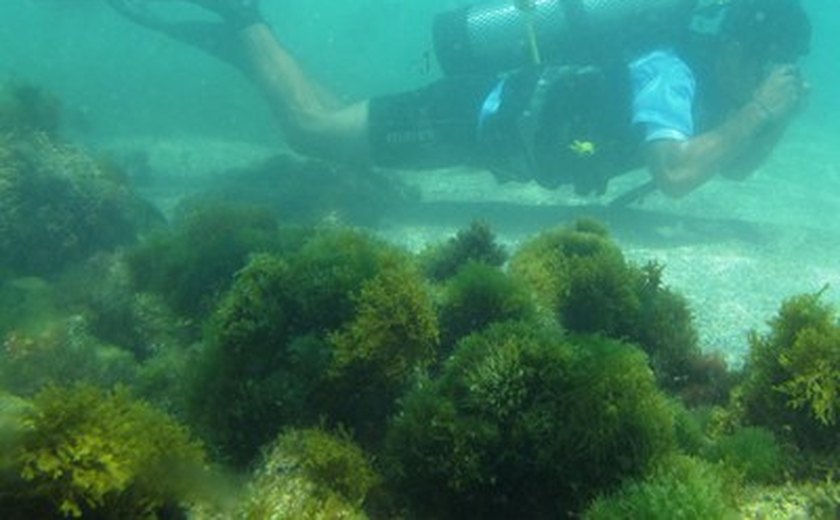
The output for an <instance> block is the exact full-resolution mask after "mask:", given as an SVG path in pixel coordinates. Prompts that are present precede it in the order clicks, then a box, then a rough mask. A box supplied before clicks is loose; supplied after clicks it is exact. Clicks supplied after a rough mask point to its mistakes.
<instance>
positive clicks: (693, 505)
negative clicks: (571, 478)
mask: <svg viewBox="0 0 840 520" xmlns="http://www.w3.org/2000/svg"><path fill="white" fill-rule="evenodd" d="M735 498H736V486H735V485H733V483H732V482H730V481H728V479H727V476H726V474H725V473H724V472H722V471H721V468H720V467H718V466H715V465H713V464H710V463H708V462H705V461H703V460H700V459H696V458H693V457H687V456H685V455H675V456H672V457H670V458H668V459H667V460H665V461H663V462H662V463H661V464H660V465H659V467H658V468H657V469H656V470H655V471H654V472H653V474H652V476H651V477H649V478H648V479H646V480H644V481H640V482H632V483H630V484H627V485H625V486H624V487H622V489H621V490H620V491H618V492H617V493H615V494H613V495H608V496H602V497H599V498H598V499H597V500H595V502H594V503H593V504H592V505H591V506H590V507H589V509H588V510H587V511H586V514H585V515H583V518H585V519H586V520H625V519H629V518H644V519H646V520H700V519H703V518H709V519H711V518H715V519H718V520H727V519H733V520H734V519H737V518H741V517H740V516H739V515H738V512H737V509H736V500H735Z"/></svg>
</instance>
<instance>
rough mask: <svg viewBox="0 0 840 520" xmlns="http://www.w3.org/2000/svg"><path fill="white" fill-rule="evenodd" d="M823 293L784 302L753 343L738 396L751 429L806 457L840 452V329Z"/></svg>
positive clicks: (739, 409) (738, 402)
mask: <svg viewBox="0 0 840 520" xmlns="http://www.w3.org/2000/svg"><path fill="white" fill-rule="evenodd" d="M823 292H824V290H823V291H819V292H817V293H813V294H802V295H798V296H794V297H792V298H790V299H788V300H785V301H784V302H783V303H782V305H781V307H780V309H779V311H778V314H777V315H776V316H775V317H774V318H773V319H772V320H770V330H769V332H767V333H766V334H758V333H753V334H751V335H750V337H749V343H750V351H749V355H748V357H747V362H746V367H745V374H746V377H745V380H744V382H743V384H742V385H740V387H739V388H738V389H737V392H736V394H735V399H736V403H737V406H738V411H739V412H740V413H741V414H742V420H743V421H744V422H745V423H747V424H753V425H759V426H763V427H765V428H768V429H770V430H771V431H773V432H774V433H776V434H777V435H778V436H779V437H780V438H782V439H786V440H789V441H791V442H793V443H794V444H795V445H796V446H797V447H799V448H800V449H802V450H804V451H806V452H817V453H822V454H823V455H826V454H833V456H834V457H837V455H838V452H837V448H838V446H840V444H838V443H839V442H840V424H838V412H840V401H839V400H838V396H840V323H838V317H837V314H836V311H835V309H834V308H833V307H832V306H831V305H829V304H827V303H825V302H823V301H822V300H821V296H822V293H823Z"/></svg>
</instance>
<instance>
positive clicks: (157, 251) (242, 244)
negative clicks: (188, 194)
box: [126, 199, 280, 318]
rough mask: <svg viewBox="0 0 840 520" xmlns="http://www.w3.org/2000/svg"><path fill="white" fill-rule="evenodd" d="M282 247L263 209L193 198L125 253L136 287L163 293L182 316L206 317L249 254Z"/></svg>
mask: <svg viewBox="0 0 840 520" xmlns="http://www.w3.org/2000/svg"><path fill="white" fill-rule="evenodd" d="M279 247H280V234H279V227H278V224H277V221H276V219H275V217H274V216H273V215H272V214H271V213H270V212H269V211H268V210H265V209H261V208H258V207H253V206H244V205H242V204H235V203H225V202H222V201H217V200H213V199H190V200H187V201H186V202H182V203H181V204H180V205H179V207H178V208H177V209H176V211H175V215H174V216H173V218H172V223H171V226H170V228H169V229H159V230H157V231H156V232H154V233H153V234H151V235H150V236H149V237H147V238H146V239H145V240H143V242H141V243H139V244H137V245H136V246H134V247H133V248H131V249H130V250H129V251H128V252H127V255H126V261H127V264H128V268H129V274H130V277H131V282H132V286H133V287H134V288H135V289H136V290H139V291H143V292H150V293H154V294H159V295H161V296H162V297H163V299H164V301H165V302H166V303H167V304H168V305H169V306H170V307H171V308H172V309H173V310H175V311H176V312H178V313H179V314H181V315H183V316H186V317H190V318H197V317H202V316H204V315H206V314H208V313H209V312H210V311H211V310H212V309H213V307H214V305H215V303H216V300H217V299H218V297H219V296H220V295H221V294H223V293H224V291H225V290H227V288H228V287H229V286H230V283H231V281H232V279H233V275H234V273H236V272H237V271H238V270H239V269H241V268H242V267H244V266H245V264H246V263H247V261H248V256H249V255H251V254H255V253H268V252H272V251H276V250H278V249H279Z"/></svg>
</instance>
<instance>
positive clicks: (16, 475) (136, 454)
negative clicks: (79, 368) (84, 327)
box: [0, 385, 204, 518]
mask: <svg viewBox="0 0 840 520" xmlns="http://www.w3.org/2000/svg"><path fill="white" fill-rule="evenodd" d="M18 418H19V420H21V421H22V422H23V424H24V428H23V433H22V434H20V435H18V437H17V439H16V441H15V442H14V444H13V446H12V448H11V451H10V452H9V453H7V457H6V458H5V459H6V460H5V461H4V462H6V463H7V465H5V466H4V467H3V478H2V480H0V486H2V490H0V511H2V513H3V517H4V518H59V517H86V518H158V517H161V516H162V514H163V512H164V511H166V510H168V509H171V508H174V507H175V506H177V505H178V504H179V502H180V501H185V500H188V499H190V498H194V497H191V496H190V486H191V484H190V483H191V482H192V483H193V485H194V483H195V478H196V477H198V476H199V475H200V474H202V472H203V465H204V454H203V450H202V448H201V446H200V445H199V444H197V443H196V442H195V441H193V440H192V439H191V438H190V435H189V434H188V432H187V431H186V430H185V429H184V428H183V427H181V426H180V425H178V424H176V423H174V422H173V421H172V420H171V419H170V418H169V417H168V416H166V415H165V414H163V413H161V412H159V411H157V410H155V409H153V408H151V407H150V406H149V405H147V404H145V403H143V402H142V401H137V400H134V399H132V398H131V397H130V396H129V395H128V394H127V392H126V391H125V390H121V389H117V390H115V391H113V392H105V391H102V390H99V389H97V388H95V387H92V386H86V385H81V386H73V387H65V388H60V387H51V388H47V389H45V390H43V391H42V392H40V393H39V394H37V395H36V396H35V397H34V398H33V401H32V405H31V407H30V408H28V409H27V410H26V411H25V412H24V413H22V414H19V415H18ZM170 512H171V510H170Z"/></svg>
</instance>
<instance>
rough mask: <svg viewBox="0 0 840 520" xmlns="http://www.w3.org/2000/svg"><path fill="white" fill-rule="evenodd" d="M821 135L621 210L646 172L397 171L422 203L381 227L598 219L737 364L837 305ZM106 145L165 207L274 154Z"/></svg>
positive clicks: (837, 244) (178, 144)
mask: <svg viewBox="0 0 840 520" xmlns="http://www.w3.org/2000/svg"><path fill="white" fill-rule="evenodd" d="M826 135H831V133H830V132H826V131H825V129H821V128H816V127H813V128H808V127H804V128H796V129H794V131H793V132H791V134H790V135H789V136H788V138H787V140H786V141H785V142H784V143H783V144H782V145H781V146H780V147H779V149H778V150H776V152H775V153H774V155H773V156H772V157H771V159H770V160H769V161H768V162H767V163H766V164H765V165H764V166H763V167H762V168H761V169H760V170H759V171H758V172H757V173H756V174H755V175H754V176H753V177H751V178H750V179H748V180H746V181H744V182H732V181H726V180H714V181H712V182H710V183H708V184H707V185H705V186H703V187H701V188H700V189H699V190H697V191H695V192H694V193H691V194H690V195H688V196H686V197H684V198H682V199H679V200H672V199H668V198H666V197H664V196H662V195H660V194H658V193H654V194H652V195H649V196H648V197H646V198H645V199H644V200H642V201H640V202H638V203H636V204H633V205H631V206H627V207H623V208H616V207H610V206H609V204H608V202H609V201H610V200H612V199H614V198H615V197H617V196H619V195H621V194H622V193H625V192H626V191H627V190H630V189H632V188H633V187H635V186H638V185H640V184H642V183H643V182H645V180H646V174H645V173H644V172H634V173H631V174H629V175H626V176H623V177H621V178H619V179H616V180H614V181H613V182H612V183H611V184H610V187H609V190H608V192H607V193H606V194H605V195H604V196H603V197H599V198H594V197H593V198H582V197H578V196H576V195H575V194H574V193H573V192H572V191H571V190H570V189H567V188H561V189H557V190H546V189H543V188H541V187H539V186H537V185H536V184H534V183H505V184H499V183H497V182H496V181H495V179H494V178H493V177H492V176H491V175H490V174H489V173H487V172H482V171H470V170H465V169H452V170H436V171H431V172H429V171H426V172H393V174H394V175H396V176H398V178H399V179H400V180H401V181H402V182H403V183H404V184H406V185H408V186H411V187H412V188H414V189H415V190H416V192H417V193H418V194H419V200H418V201H417V202H416V203H412V204H410V205H409V206H407V207H404V208H397V209H396V210H395V211H393V212H392V213H389V214H387V215H385V216H384V217H383V218H382V220H381V223H380V224H379V226H378V227H377V229H376V230H375V231H376V232H377V233H378V234H380V235H382V236H383V237H385V238H386V239H388V240H391V241H393V242H395V243H399V244H401V245H403V246H405V247H407V248H409V249H411V250H415V251H416V250H420V249H422V248H423V247H424V246H425V245H426V244H428V243H432V242H436V241H440V240H443V239H446V238H448V237H451V236H453V235H454V233H455V232H456V231H457V230H458V229H462V228H464V227H466V226H468V225H469V223H470V222H471V221H473V220H482V221H485V222H487V223H488V224H490V226H491V227H492V228H493V229H494V231H495V232H496V233H497V235H498V238H499V240H500V242H502V243H503V244H504V245H505V246H507V247H508V249H509V250H513V249H515V248H516V247H517V246H518V245H519V244H520V243H522V241H524V240H527V239H528V238H529V237H530V236H533V235H534V234H536V233H538V232H539V231H540V230H543V229H546V228H550V227H554V226H558V225H564V224H568V223H570V222H572V221H573V220H574V219H576V218H578V217H583V216H591V217H595V218H597V219H599V220H601V221H603V222H604V223H605V224H607V226H608V227H609V229H610V231H611V233H612V235H613V237H614V238H615V239H616V241H617V242H618V243H619V245H620V246H621V247H622V249H623V251H624V253H625V255H626V256H627V257H628V258H629V259H630V260H632V261H634V262H637V263H645V262H647V261H650V260H655V261H657V262H659V263H661V264H664V265H665V266H666V268H665V282H666V284H667V285H669V286H670V287H671V288H672V289H674V290H676V291H678V292H680V293H682V294H683V295H684V296H685V297H686V298H687V299H688V301H689V304H690V306H691V309H692V311H693V312H694V315H695V318H696V323H697V327H698V330H699V332H700V339H701V344H702V346H703V347H704V349H706V350H712V351H717V352H720V353H722V354H723V355H724V357H725V358H726V359H727V360H728V361H729V362H730V363H731V364H733V365H738V364H740V363H741V362H742V361H743V358H744V354H745V352H746V350H747V347H748V342H747V334H748V332H749V331H750V330H759V331H763V330H765V327H766V324H767V321H768V320H769V319H771V318H772V317H773V315H774V314H775V313H776V311H777V309H778V307H779V305H780V303H781V302H782V301H783V300H784V299H785V298H787V297H789V296H792V295H795V294H799V293H804V292H814V291H818V290H820V289H821V288H822V287H824V286H826V285H828V286H829V289H828V291H827V293H826V295H825V298H826V300H827V301H830V302H833V303H835V304H837V303H838V302H840V223H838V222H837V215H838V214H840V212H838V209H840V150H838V151H834V150H832V149H831V148H832V147H831V146H830V145H829V144H828V143H826V138H825V136H826ZM100 146H101V147H103V148H106V149H110V150H117V151H120V150H123V151H125V150H138V149H140V150H143V151H144V153H145V154H146V155H147V158H146V159H147V162H148V167H149V168H150V170H152V171H154V172H156V175H157V176H158V177H159V178H160V177H162V176H165V178H166V182H165V183H164V182H157V183H153V184H150V185H146V186H145V187H144V188H143V189H142V190H141V191H143V194H144V195H145V196H147V197H148V198H150V199H151V200H152V201H153V202H155V203H156V204H157V205H158V206H159V207H161V209H163V210H164V212H166V211H168V210H169V209H171V208H172V207H174V205H175V204H176V203H177V201H178V199H179V198H180V197H182V196H183V195H185V194H188V193H196V192H200V191H201V189H202V187H203V186H205V185H207V184H209V183H212V181H213V179H214V178H218V176H220V175H224V172H225V171H228V170H229V169H231V168H237V167H244V166H248V165H250V164H254V163H255V162H257V161H260V160H263V159H265V158H267V157H270V156H271V155H272V154H274V153H276V152H277V151H278V150H276V149H271V148H268V147H265V146H260V145H254V144H250V143H237V142H230V141H217V140H212V139H197V138H178V139H172V138H166V139H163V138H161V139H133V140H121V141H114V142H108V143H100Z"/></svg>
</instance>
